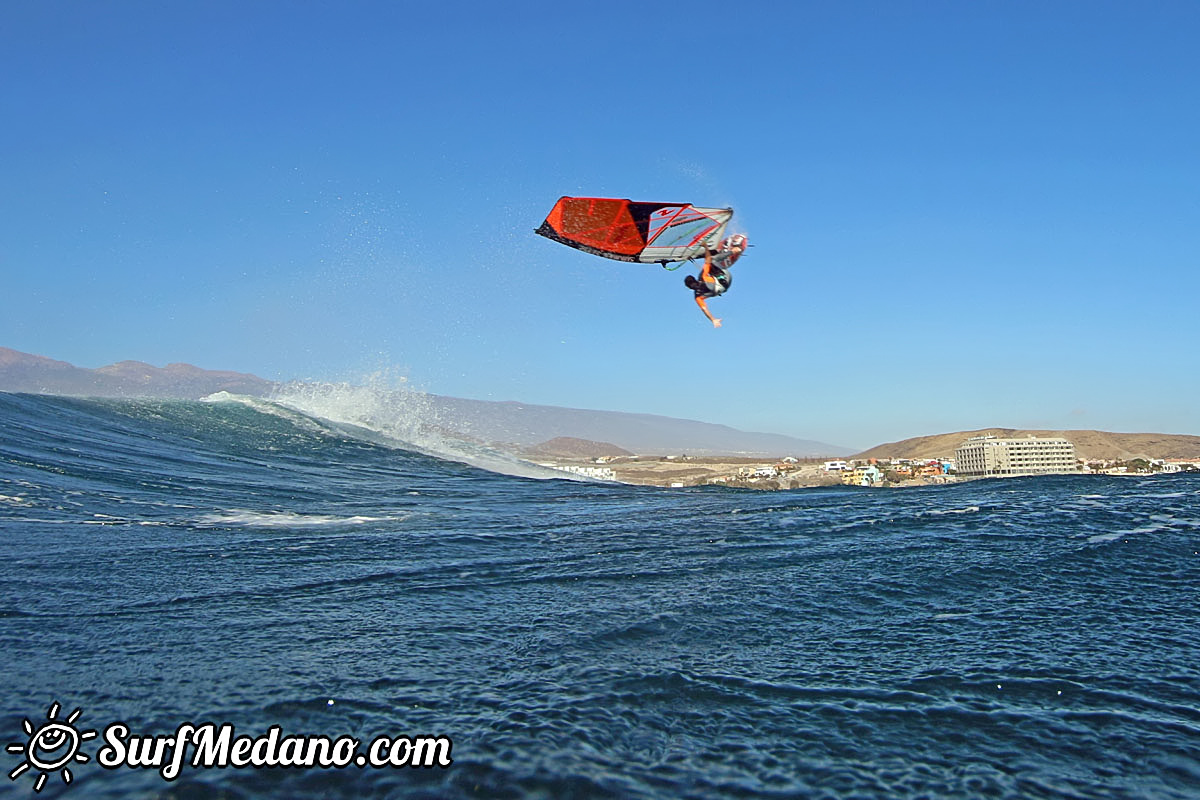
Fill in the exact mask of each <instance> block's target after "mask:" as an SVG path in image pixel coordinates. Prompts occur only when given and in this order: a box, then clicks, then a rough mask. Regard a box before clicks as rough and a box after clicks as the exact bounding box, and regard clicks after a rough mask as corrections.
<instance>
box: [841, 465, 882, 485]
mask: <svg viewBox="0 0 1200 800" xmlns="http://www.w3.org/2000/svg"><path fill="white" fill-rule="evenodd" d="M842 483H844V484H846V485H847V486H878V485H880V484H881V483H883V472H882V471H881V470H880V469H879V467H877V466H875V465H874V464H862V465H858V466H855V467H854V469H845V470H842Z"/></svg>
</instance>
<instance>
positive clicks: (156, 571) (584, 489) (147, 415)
mask: <svg viewBox="0 0 1200 800" xmlns="http://www.w3.org/2000/svg"><path fill="white" fill-rule="evenodd" d="M1198 585H1200V480H1198V479H1197V477H1196V476H1189V475H1176V476H1159V477H1127V478H1119V477H1100V476H1078V477H1074V476H1072V477H1052V478H1040V479H1032V478H1018V479H1009V480H1003V481H977V482H971V483H964V484H959V485H953V486H945V487H929V488H924V489H912V490H903V491H901V490H897V491H885V490H866V489H852V488H844V489H841V488H838V489H808V490H797V491H791V492H763V493H758V492H748V491H739V490H730V489H722V488H700V489H684V490H679V489H676V490H666V489H656V488H643V487H631V486H623V485H615V484H602V483H585V482H577V481H567V480H538V479H532V478H523V477H515V476H511V475H504V474H497V473H494V472H489V471H485V470H482V469H478V468H476V467H472V466H468V465H466V464H462V463H457V462H455V461H450V460H445V459H440V458H437V457H434V456H431V455H428V454H422V453H420V452H417V450H416V449H414V448H411V447H408V446H406V445H405V443H403V442H399V441H394V442H389V441H387V440H386V439H385V438H384V437H381V436H379V435H367V434H366V433H364V432H361V431H355V430H353V429H352V428H350V427H348V426H345V425H337V424H333V423H330V422H328V421H327V420H323V419H321V418H319V417H314V416H311V415H306V414H304V413H301V412H298V411H295V410H293V409H289V408H287V407H285V406H281V405H276V404H270V403H265V402H238V401H233V400H227V401H223V402H184V401H149V400H139V401H133V400H82V399H65V398H53V397H42V396H29V395H6V394H0V652H2V653H3V654H4V656H3V659H4V666H3V680H4V686H5V689H6V691H4V692H3V693H0V744H8V743H10V742H12V743H21V742H23V740H24V737H25V733H24V732H23V729H22V724H23V721H24V720H26V719H31V720H36V719H41V720H43V721H44V720H45V719H46V714H47V711H46V710H47V708H48V707H49V706H51V704H52V703H55V702H58V703H61V704H62V707H63V709H65V710H71V709H75V708H79V709H81V712H82V714H81V717H80V718H79V726H80V727H84V728H86V727H92V728H102V727H104V726H105V725H107V724H109V723H111V722H114V721H121V722H123V723H125V724H126V725H127V726H128V727H129V728H130V729H131V730H133V731H136V732H141V733H145V734H165V733H171V732H173V731H175V729H176V728H177V727H178V726H179V725H180V724H181V723H184V722H190V723H195V724H199V723H201V722H206V721H212V722H218V723H220V722H229V723H232V724H234V725H235V726H236V729H237V730H238V732H239V733H242V732H245V733H248V734H251V735H256V736H257V735H260V734H263V733H265V732H266V731H267V729H268V728H269V727H270V726H272V725H278V726H280V728H281V729H282V731H283V732H284V733H285V734H324V735H328V736H330V737H336V736H341V735H350V736H354V737H356V738H359V739H361V740H363V741H367V740H369V739H370V738H371V737H373V736H375V735H380V734H386V735H391V736H399V735H409V736H417V735H431V736H447V737H450V739H451V740H452V741H453V764H452V765H451V766H450V767H447V768H444V769H443V768H435V769H412V768H404V769H370V768H356V767H350V768H347V769H336V770H335V769H308V770H299V769H283V768H272V769H258V770H255V769H233V768H227V769H201V768H195V769H191V768H186V767H185V769H184V770H183V773H182V774H181V775H180V777H179V778H177V779H176V780H175V781H172V782H169V783H168V782H166V781H164V779H163V778H162V777H161V776H160V775H159V773H158V772H156V771H154V770H133V769H115V770H108V769H103V768H101V767H100V766H99V765H98V764H97V763H96V759H95V751H96V749H98V746H99V744H98V742H97V741H93V742H92V743H91V745H90V749H89V748H84V752H87V753H90V754H91V755H92V756H93V757H92V759H91V761H90V762H89V763H80V764H77V765H76V766H75V767H74V768H73V770H72V772H73V778H74V780H73V782H72V783H70V784H67V783H65V782H64V781H63V780H62V779H61V777H60V776H59V775H56V774H51V775H50V776H49V779H48V780H47V781H46V784H45V788H44V790H43V791H42V792H40V793H39V795H40V796H42V797H60V796H62V797H78V798H82V797H89V798H91V797H97V798H125V797H158V796H164V797H178V798H184V797H187V798H193V797H210V796H211V797H226V798H252V797H289V798H310V797H311V798H318V797H368V798H370V797H380V798H382V797H406V798H407V797H413V798H416V797H421V798H424V797H429V798H433V797H449V798H454V797H490V798H519V797H556V798H557V797H575V798H584V797H614V798H617V797H620V798H650V797H689V798H723V797H752V798H759V797H828V798H842V797H845V798H849V797H854V798H869V797H880V798H883V797H887V798H927V797H962V798H977V797H1002V798H1109V797H1114V798H1119V797H1129V798H1197V797H1200V637H1198V636H1197V634H1198V632H1200V602H1198V601H1197V592H1196V587H1197V586H1198ZM65 713H66V711H64V712H63V714H64V715H65ZM6 735H7V737H6ZM4 758H6V759H7V761H5V762H4V767H5V769H4V770H3V773H4V774H5V775H7V773H8V772H9V771H10V770H11V769H13V768H14V767H16V766H17V765H18V762H19V761H20V759H21V756H20V754H15V755H14V754H12V752H11V751H9V752H6V753H5V755H4ZM32 777H34V776H33V775H30V774H29V773H28V772H26V773H25V774H22V775H19V776H18V777H17V778H16V779H14V780H11V781H10V780H9V779H8V778H7V777H0V794H4V795H11V796H33V792H32V780H31V778H32Z"/></svg>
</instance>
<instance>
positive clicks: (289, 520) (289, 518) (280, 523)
mask: <svg viewBox="0 0 1200 800" xmlns="http://www.w3.org/2000/svg"><path fill="white" fill-rule="evenodd" d="M405 516H406V515H403V514H401V515H394V516H385V517H367V516H362V515H354V516H349V517H341V516H336V515H331V514H298V513H296V512H294V511H248V510H244V509H231V510H229V511H221V512H217V513H215V514H205V515H204V516H202V517H200V519H198V520H197V522H198V523H199V524H200V525H212V526H215V527H229V526H234V527H243V528H324V527H333V526H340V525H367V524H370V523H376V522H399V521H401V520H403V519H405Z"/></svg>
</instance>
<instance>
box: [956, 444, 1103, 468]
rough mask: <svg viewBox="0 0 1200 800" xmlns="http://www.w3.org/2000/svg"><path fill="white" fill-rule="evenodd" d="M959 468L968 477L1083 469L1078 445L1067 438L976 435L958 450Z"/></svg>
mask: <svg viewBox="0 0 1200 800" xmlns="http://www.w3.org/2000/svg"><path fill="white" fill-rule="evenodd" d="M954 463H955V471H956V472H957V473H958V474H959V475H960V476H963V477H967V478H994V477H1011V476H1015V475H1061V474H1074V473H1077V472H1078V471H1079V468H1078V465H1077V464H1076V462H1075V445H1073V444H1071V442H1069V441H1067V440H1066V439H1061V438H1054V439H1040V438H1038V437H1036V436H1030V437H1028V438H1025V439H998V438H996V437H995V436H974V437H972V438H970V439H968V440H967V441H965V442H963V443H962V445H960V446H959V448H958V449H957V450H955V451H954Z"/></svg>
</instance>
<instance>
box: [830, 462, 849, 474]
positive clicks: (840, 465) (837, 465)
mask: <svg viewBox="0 0 1200 800" xmlns="http://www.w3.org/2000/svg"><path fill="white" fill-rule="evenodd" d="M848 467H849V465H848V464H846V462H845V461H826V462H825V471H826V472H841V471H842V470H844V469H848Z"/></svg>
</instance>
